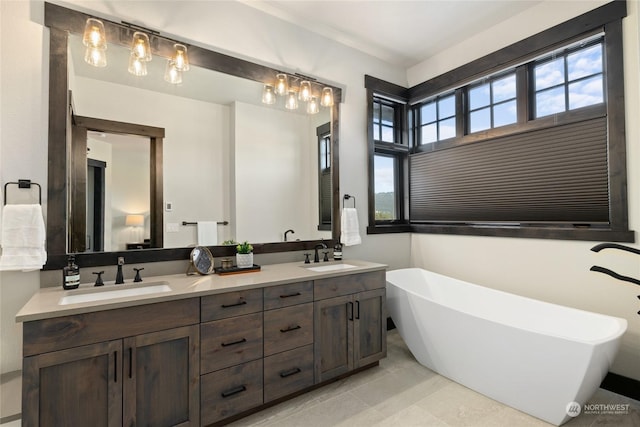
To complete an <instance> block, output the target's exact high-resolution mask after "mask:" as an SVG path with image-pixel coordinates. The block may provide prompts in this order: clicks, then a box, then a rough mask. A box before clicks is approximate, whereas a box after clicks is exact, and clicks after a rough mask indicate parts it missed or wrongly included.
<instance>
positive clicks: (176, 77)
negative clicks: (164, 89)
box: [164, 60, 182, 85]
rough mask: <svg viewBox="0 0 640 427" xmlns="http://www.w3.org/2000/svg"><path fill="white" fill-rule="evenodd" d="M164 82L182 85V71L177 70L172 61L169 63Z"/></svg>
mask: <svg viewBox="0 0 640 427" xmlns="http://www.w3.org/2000/svg"><path fill="white" fill-rule="evenodd" d="M164 80H165V81H167V82H169V83H171V84H174V85H177V84H180V83H182V71H180V70H178V69H176V67H175V64H174V63H173V61H171V60H168V61H167V68H166V69H165V72H164Z"/></svg>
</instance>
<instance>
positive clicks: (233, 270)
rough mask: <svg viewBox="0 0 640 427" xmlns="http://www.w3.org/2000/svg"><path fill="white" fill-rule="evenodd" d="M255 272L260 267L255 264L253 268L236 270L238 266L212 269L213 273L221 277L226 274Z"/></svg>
mask: <svg viewBox="0 0 640 427" xmlns="http://www.w3.org/2000/svg"><path fill="white" fill-rule="evenodd" d="M255 271H260V266H259V265H257V264H253V267H247V268H238V266H236V265H234V266H233V267H229V268H222V267H216V268H214V269H213V272H214V273H216V274H219V275H221V276H224V275H227V274H240V273H253V272H255Z"/></svg>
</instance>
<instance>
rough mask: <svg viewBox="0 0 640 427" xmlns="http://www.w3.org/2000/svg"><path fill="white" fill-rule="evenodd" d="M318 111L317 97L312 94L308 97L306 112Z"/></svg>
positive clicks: (314, 112) (313, 112)
mask: <svg viewBox="0 0 640 427" xmlns="http://www.w3.org/2000/svg"><path fill="white" fill-rule="evenodd" d="M319 111H320V106H319V105H318V98H317V97H315V96H312V97H311V98H309V101H308V102H307V113H309V114H316V113H318V112H319Z"/></svg>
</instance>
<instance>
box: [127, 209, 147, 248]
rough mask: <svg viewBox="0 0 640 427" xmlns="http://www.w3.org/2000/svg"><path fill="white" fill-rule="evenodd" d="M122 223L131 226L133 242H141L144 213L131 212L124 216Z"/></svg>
mask: <svg viewBox="0 0 640 427" xmlns="http://www.w3.org/2000/svg"><path fill="white" fill-rule="evenodd" d="M124 225H126V226H127V227H132V230H131V231H132V233H131V239H132V240H133V241H134V242H142V227H143V226H144V215H140V214H132V215H127V216H126V217H125V221H124Z"/></svg>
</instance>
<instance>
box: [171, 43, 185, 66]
mask: <svg viewBox="0 0 640 427" xmlns="http://www.w3.org/2000/svg"><path fill="white" fill-rule="evenodd" d="M173 48H174V49H175V50H176V52H175V54H174V55H173V63H174V65H175V67H176V70H178V71H189V55H187V47H186V46H185V45H183V44H180V43H176V44H174V45H173Z"/></svg>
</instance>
